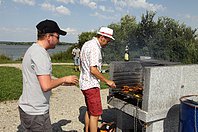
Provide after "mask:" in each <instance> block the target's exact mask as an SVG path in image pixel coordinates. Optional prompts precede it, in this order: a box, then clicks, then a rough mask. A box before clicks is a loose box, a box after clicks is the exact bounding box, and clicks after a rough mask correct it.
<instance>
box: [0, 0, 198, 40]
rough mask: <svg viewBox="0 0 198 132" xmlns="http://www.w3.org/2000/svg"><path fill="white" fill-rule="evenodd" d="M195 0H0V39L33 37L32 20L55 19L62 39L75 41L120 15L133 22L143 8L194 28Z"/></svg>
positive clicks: (197, 22)
mask: <svg viewBox="0 0 198 132" xmlns="http://www.w3.org/2000/svg"><path fill="white" fill-rule="evenodd" d="M197 5H198V0H0V41H18V42H20V41H22V42H24V41H35V40H36V28H35V26H36V24H37V23H38V22H40V21H42V20H45V19H52V20H55V21H56V22H57V23H58V25H59V26H60V28H61V29H63V30H65V31H67V32H68V34H67V35H66V36H64V37H61V41H63V42H78V35H79V34H80V33H81V32H87V31H94V30H97V29H98V28H99V27H100V26H108V25H109V24H111V23H117V22H120V18H121V17H122V16H124V15H127V14H128V15H131V16H135V17H136V20H137V22H139V21H140V18H141V15H142V14H145V12H146V10H152V11H156V12H157V14H156V16H155V18H158V17H159V16H167V17H170V18H173V19H175V20H176V21H179V23H185V24H186V25H187V26H191V27H192V28H193V29H195V28H198V8H197Z"/></svg>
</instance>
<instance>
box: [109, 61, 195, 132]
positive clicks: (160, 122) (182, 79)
mask: <svg viewBox="0 0 198 132" xmlns="http://www.w3.org/2000/svg"><path fill="white" fill-rule="evenodd" d="M110 78H111V79H112V80H114V81H115V83H116V85H117V88H116V89H110V90H109V96H108V99H107V102H108V104H109V106H110V107H113V108H116V109H117V110H118V111H121V112H123V113H125V114H127V115H129V116H130V117H131V118H136V119H138V120H140V121H141V122H143V123H144V124H145V126H146V128H145V131H146V132H171V131H174V132H177V131H178V124H179V119H178V117H179V103H180V102H179V98H180V97H181V96H184V95H190V94H194V93H195V92H197V93H198V88H197V86H198V65H181V64H178V63H171V62H165V61H158V60H138V61H129V62H123V61H117V62H112V63H111V64H110ZM137 84H141V85H142V88H143V90H142V93H141V94H142V98H141V99H137V98H134V97H133V96H132V95H133V94H131V95H130V94H128V93H124V92H123V91H122V88H123V86H129V87H132V86H135V85H137ZM170 114H171V116H170ZM169 116H170V117H171V119H169V118H170V117H169ZM117 122H119V123H120V122H121V121H117ZM119 123H118V126H119V128H118V130H117V131H119V130H120V131H121V130H122V129H123V128H122V126H123V125H122V124H119ZM131 124H133V123H131ZM131 126H132V127H133V125H131ZM132 129H133V128H132Z"/></svg>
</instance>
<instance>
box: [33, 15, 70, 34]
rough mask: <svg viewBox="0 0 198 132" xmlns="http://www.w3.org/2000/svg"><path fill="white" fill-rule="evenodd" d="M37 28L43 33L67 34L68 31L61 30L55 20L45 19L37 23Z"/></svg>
mask: <svg viewBox="0 0 198 132" xmlns="http://www.w3.org/2000/svg"><path fill="white" fill-rule="evenodd" d="M36 28H37V30H39V31H40V32H41V33H44V34H45V33H54V32H56V33H58V34H59V35H66V34H67V32H65V31H63V30H61V29H60V28H59V26H58V24H57V23H56V22H55V21H53V20H47V19H46V20H44V21H41V22H40V23H38V24H37V25H36Z"/></svg>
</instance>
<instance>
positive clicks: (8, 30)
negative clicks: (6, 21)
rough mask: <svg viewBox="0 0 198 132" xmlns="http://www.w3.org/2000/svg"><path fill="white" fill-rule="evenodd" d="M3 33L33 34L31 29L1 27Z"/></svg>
mask: <svg viewBox="0 0 198 132" xmlns="http://www.w3.org/2000/svg"><path fill="white" fill-rule="evenodd" d="M0 31H1V32H4V33H5V32H9V33H20V32H24V33H25V32H32V30H31V29H29V28H25V27H0Z"/></svg>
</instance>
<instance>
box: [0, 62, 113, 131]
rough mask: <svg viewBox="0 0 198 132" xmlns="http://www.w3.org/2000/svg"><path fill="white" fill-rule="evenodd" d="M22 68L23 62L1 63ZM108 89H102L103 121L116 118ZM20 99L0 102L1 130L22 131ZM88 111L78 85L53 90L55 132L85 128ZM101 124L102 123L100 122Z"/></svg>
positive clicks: (52, 111) (51, 115)
mask: <svg viewBox="0 0 198 132" xmlns="http://www.w3.org/2000/svg"><path fill="white" fill-rule="evenodd" d="M0 66H11V67H17V68H19V69H21V64H0ZM107 95H108V89H104V90H101V98H102V105H103V115H102V116H101V117H100V120H101V121H105V122H111V121H115V120H116V118H115V117H116V115H115V113H116V112H115V110H114V109H108V105H107ZM17 103H18V100H12V101H4V102H0V132H16V131H18V132H19V131H20V130H21V129H20V120H19V112H18V105H17ZM85 111H86V107H85V103H84V97H83V94H82V93H81V91H80V89H79V88H78V87H76V86H59V87H57V88H56V89H54V90H52V96H51V99H50V117H51V122H52V125H53V130H54V132H62V131H63V132H68V131H72V130H75V131H78V132H82V131H83V128H84V114H85ZM99 125H100V123H99Z"/></svg>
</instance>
